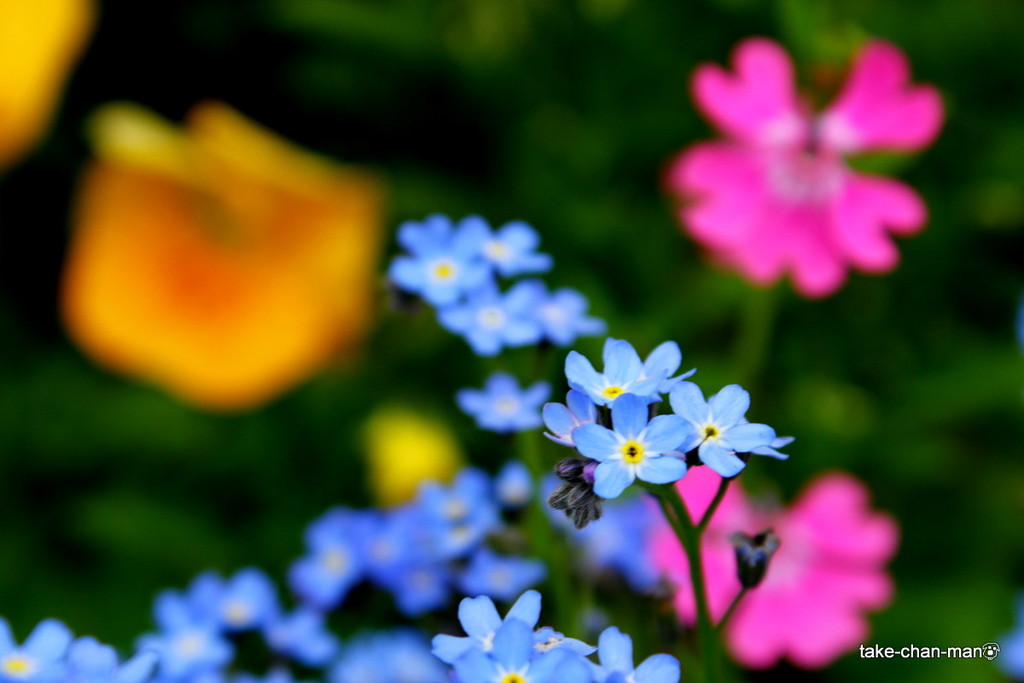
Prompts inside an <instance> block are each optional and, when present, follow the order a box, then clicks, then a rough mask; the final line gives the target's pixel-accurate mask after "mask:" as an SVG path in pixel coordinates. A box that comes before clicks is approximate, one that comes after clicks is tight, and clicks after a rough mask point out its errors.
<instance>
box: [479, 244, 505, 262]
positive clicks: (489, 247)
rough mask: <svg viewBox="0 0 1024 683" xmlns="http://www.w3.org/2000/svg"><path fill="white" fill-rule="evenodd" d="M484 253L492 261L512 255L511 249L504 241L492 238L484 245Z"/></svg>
mask: <svg viewBox="0 0 1024 683" xmlns="http://www.w3.org/2000/svg"><path fill="white" fill-rule="evenodd" d="M484 253H485V254H487V257H488V258H489V259H491V260H492V261H504V260H506V259H507V258H508V257H509V256H511V255H512V252H511V250H509V248H508V247H507V246H505V243H504V242H499V241H498V240H491V241H489V242H487V244H485V245H484Z"/></svg>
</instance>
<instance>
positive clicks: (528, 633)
mask: <svg viewBox="0 0 1024 683" xmlns="http://www.w3.org/2000/svg"><path fill="white" fill-rule="evenodd" d="M532 654H533V629H532V628H531V627H530V626H527V625H526V624H524V623H523V622H521V621H519V620H518V619H509V620H507V621H505V623H503V624H502V625H501V627H500V628H499V629H498V632H497V633H495V634H494V650H493V651H492V652H491V656H492V657H493V658H494V659H495V661H497V662H498V663H499V664H501V665H502V666H504V667H505V668H506V669H511V670H513V671H516V670H519V669H521V668H523V667H524V666H525V665H526V663H527V662H528V661H530V655H532Z"/></svg>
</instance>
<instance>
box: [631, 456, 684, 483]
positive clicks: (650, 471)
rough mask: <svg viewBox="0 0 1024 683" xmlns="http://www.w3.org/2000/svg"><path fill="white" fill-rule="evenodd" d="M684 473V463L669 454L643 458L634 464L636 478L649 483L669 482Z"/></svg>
mask: <svg viewBox="0 0 1024 683" xmlns="http://www.w3.org/2000/svg"><path fill="white" fill-rule="evenodd" d="M685 475H686V463H685V462H684V461H683V460H681V459H679V458H675V457H673V456H671V455H660V456H656V457H653V458H644V461H643V462H642V463H640V464H639V465H637V466H636V476H637V479H640V480H641V481H646V482H650V483H651V484H671V483H672V482H676V481H679V480H680V479H682V478H683V477H684V476H685Z"/></svg>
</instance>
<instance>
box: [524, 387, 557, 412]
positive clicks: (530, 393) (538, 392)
mask: <svg viewBox="0 0 1024 683" xmlns="http://www.w3.org/2000/svg"><path fill="white" fill-rule="evenodd" d="M550 395H551V385H550V384H548V383H547V382H543V381H541V382H537V383H536V384H534V385H532V386H530V387H527V388H526V390H525V391H524V392H523V403H525V404H526V405H528V406H538V405H540V404H541V403H542V402H543V401H544V400H545V399H547V397H548V396H550ZM534 410H536V408H534Z"/></svg>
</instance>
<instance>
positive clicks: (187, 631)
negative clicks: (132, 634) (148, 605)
mask: <svg viewBox="0 0 1024 683" xmlns="http://www.w3.org/2000/svg"><path fill="white" fill-rule="evenodd" d="M157 617H158V622H161V623H159V625H160V626H161V628H162V629H163V630H162V631H161V632H160V633H156V634H148V635H144V636H142V637H140V638H139V641H138V643H137V644H136V646H137V649H138V650H140V651H142V650H152V651H154V652H156V653H157V654H158V655H159V658H160V677H161V679H170V680H181V679H190V680H196V679H197V678H198V677H200V676H204V675H207V674H213V673H216V672H217V671H218V670H219V669H221V668H222V667H223V666H225V665H226V664H227V663H228V662H230V661H231V658H232V657H234V649H233V648H232V647H231V644H230V643H229V642H228V641H226V640H224V638H223V637H222V636H221V635H220V633H218V631H217V630H216V628H215V627H214V626H213V625H212V624H196V623H189V622H187V621H186V622H178V621H176V620H175V619H171V620H168V619H167V618H166V615H164V618H162V619H161V618H160V617H161V615H160V614H159V613H158V615H157Z"/></svg>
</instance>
